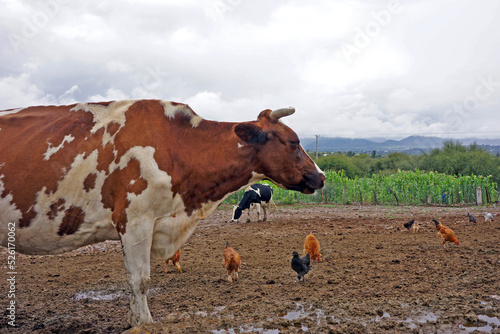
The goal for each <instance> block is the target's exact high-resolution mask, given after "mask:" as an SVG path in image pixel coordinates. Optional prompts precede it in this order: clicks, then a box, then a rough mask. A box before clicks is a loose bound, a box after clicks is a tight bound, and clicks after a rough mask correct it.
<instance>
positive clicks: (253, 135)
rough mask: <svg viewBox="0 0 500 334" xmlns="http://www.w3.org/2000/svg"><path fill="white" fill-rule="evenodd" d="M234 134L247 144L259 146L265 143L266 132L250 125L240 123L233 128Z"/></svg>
mask: <svg viewBox="0 0 500 334" xmlns="http://www.w3.org/2000/svg"><path fill="white" fill-rule="evenodd" d="M234 132H235V133H236V135H237V136H238V137H240V139H241V140H243V141H244V142H245V143H247V144H261V143H265V142H266V141H267V132H265V131H263V130H262V129H261V128H260V127H258V126H257V125H255V124H252V123H240V124H238V125H236V126H235V128H234Z"/></svg>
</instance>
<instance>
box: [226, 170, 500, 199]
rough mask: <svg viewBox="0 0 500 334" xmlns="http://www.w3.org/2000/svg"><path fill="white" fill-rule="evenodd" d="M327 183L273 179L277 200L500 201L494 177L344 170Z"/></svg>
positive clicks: (329, 176) (332, 173) (330, 173)
mask: <svg viewBox="0 0 500 334" xmlns="http://www.w3.org/2000/svg"><path fill="white" fill-rule="evenodd" d="M325 174H326V184H325V187H324V188H323V189H322V190H319V191H316V193H315V194H313V195H304V194H300V193H298V192H296V191H290V190H285V189H281V188H279V187H277V186H275V185H274V184H272V183H271V182H263V183H267V184H270V185H271V186H272V187H273V199H274V201H275V202H276V203H282V204H293V203H297V202H301V203H344V204H349V203H373V204H384V205H421V204H437V203H440V204H446V205H454V204H462V203H466V204H477V203H478V198H477V189H478V188H480V189H481V197H482V203H483V204H486V203H491V202H494V201H498V199H499V195H498V192H497V191H496V189H497V184H496V183H495V182H493V181H492V178H491V176H488V177H483V176H476V175H471V176H463V175H459V176H453V175H447V174H442V173H436V172H424V171H420V170H415V171H398V172H397V173H395V174H391V175H384V174H381V173H380V174H373V175H371V176H370V177H363V178H359V177H354V178H349V177H347V176H346V175H345V173H344V172H343V171H338V172H337V171H327V172H326V173H325ZM242 197H243V190H242V191H239V192H238V193H237V194H236V195H235V196H230V197H229V198H228V199H227V200H226V203H230V204H235V203H236V202H237V201H239V200H241V198H242Z"/></svg>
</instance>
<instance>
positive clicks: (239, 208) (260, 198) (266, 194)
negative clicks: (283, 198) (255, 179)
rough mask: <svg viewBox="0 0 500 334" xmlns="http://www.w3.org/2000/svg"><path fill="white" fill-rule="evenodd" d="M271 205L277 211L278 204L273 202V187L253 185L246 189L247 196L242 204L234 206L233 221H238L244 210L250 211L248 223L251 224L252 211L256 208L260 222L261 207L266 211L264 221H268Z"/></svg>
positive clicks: (244, 196)
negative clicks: (268, 209) (268, 211)
mask: <svg viewBox="0 0 500 334" xmlns="http://www.w3.org/2000/svg"><path fill="white" fill-rule="evenodd" d="M270 203H271V204H272V205H273V206H274V209H275V210H277V208H276V204H274V201H273V188H271V186H268V185H267V184H259V183H257V184H254V185H251V186H249V187H248V188H246V189H245V194H244V195H243V198H242V199H241V201H240V204H238V205H235V206H234V209H233V218H232V220H233V221H236V220H238V219H239V218H240V217H241V214H242V213H243V210H248V219H247V222H250V211H251V210H252V209H254V208H255V209H257V217H258V221H260V207H262V210H264V221H266V220H267V212H266V209H267V208H268V207H269V204H270Z"/></svg>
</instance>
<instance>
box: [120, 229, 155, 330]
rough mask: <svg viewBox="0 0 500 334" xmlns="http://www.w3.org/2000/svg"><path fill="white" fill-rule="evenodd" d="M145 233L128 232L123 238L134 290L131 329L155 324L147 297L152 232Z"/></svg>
mask: <svg viewBox="0 0 500 334" xmlns="http://www.w3.org/2000/svg"><path fill="white" fill-rule="evenodd" d="M145 230H148V229H147V228H145ZM145 232H146V231H144V230H142V231H133V232H132V231H127V232H125V234H124V235H122V236H121V239H122V247H123V254H124V259H125V268H126V269H127V277H128V281H129V284H130V288H131V290H132V291H131V298H130V310H129V314H128V325H129V326H131V327H134V326H140V325H143V324H150V323H152V322H153V319H152V317H151V313H150V312H149V308H148V301H147V297H146V293H147V292H148V286H149V282H150V280H151V278H150V271H151V254H150V251H151V244H152V230H151V233H149V235H147V233H145Z"/></svg>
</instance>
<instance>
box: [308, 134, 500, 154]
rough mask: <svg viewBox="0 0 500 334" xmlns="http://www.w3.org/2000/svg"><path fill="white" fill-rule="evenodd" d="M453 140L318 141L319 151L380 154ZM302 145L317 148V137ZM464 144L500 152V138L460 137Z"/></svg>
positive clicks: (416, 149) (418, 150)
mask: <svg viewBox="0 0 500 334" xmlns="http://www.w3.org/2000/svg"><path fill="white" fill-rule="evenodd" d="M447 140H451V139H447V138H439V137H426V136H410V137H407V138H404V139H402V140H381V139H352V138H341V137H320V138H319V141H318V151H319V152H349V151H350V152H354V153H368V154H371V153H372V152H373V151H377V153H378V154H384V153H386V154H387V153H391V152H405V153H409V154H420V153H422V152H427V151H430V150H432V149H433V148H440V147H442V146H443V142H445V141H447ZM301 141H302V146H303V147H304V149H306V150H307V151H315V150H316V139H315V138H303V139H301ZM458 141H459V142H461V143H462V144H463V145H470V144H472V143H474V142H475V143H477V144H478V145H480V146H481V147H482V148H483V149H484V150H485V151H488V152H490V153H492V154H497V153H500V139H475V138H465V139H459V140H458Z"/></svg>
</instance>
